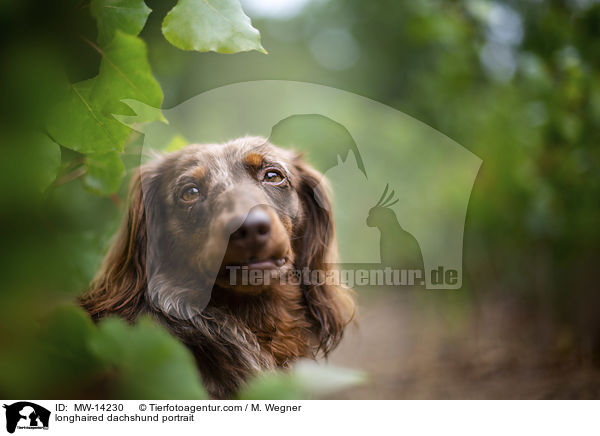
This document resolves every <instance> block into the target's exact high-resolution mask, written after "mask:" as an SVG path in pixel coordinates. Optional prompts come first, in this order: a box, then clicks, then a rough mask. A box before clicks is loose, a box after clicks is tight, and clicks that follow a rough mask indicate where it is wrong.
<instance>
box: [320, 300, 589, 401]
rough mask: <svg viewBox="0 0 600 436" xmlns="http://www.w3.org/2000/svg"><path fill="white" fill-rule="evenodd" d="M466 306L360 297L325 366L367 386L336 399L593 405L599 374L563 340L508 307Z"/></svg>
mask: <svg viewBox="0 0 600 436" xmlns="http://www.w3.org/2000/svg"><path fill="white" fill-rule="evenodd" d="M432 292H433V291H432ZM466 306H467V307H466V308H465V304H464V301H456V299H455V298H454V297H446V296H444V295H441V294H437V295H436V294H429V295H427V296H423V295H422V294H421V295H419V294H407V293H403V292H398V291H388V292H378V293H377V294H374V295H370V296H369V298H367V299H365V298H363V299H362V301H361V308H360V314H359V317H358V326H357V327H351V328H350V329H349V330H348V331H347V334H346V337H345V338H344V340H343V341H342V344H341V345H340V347H339V348H338V349H337V350H336V351H335V352H334V353H333V354H332V355H331V356H330V359H329V360H330V362H331V363H332V364H335V365H338V366H343V367H350V368H357V369H361V370H364V371H366V372H367V373H368V374H369V378H370V379H369V382H368V383H367V384H365V385H363V386H361V387H359V388H354V389H352V390H349V391H346V392H344V393H342V394H340V395H337V396H336V398H352V399H393V398H394V399H509V398H511V399H518V398H596V399H597V398H600V371H599V370H598V369H597V368H595V367H593V366H592V365H590V364H588V363H586V362H585V361H584V360H583V359H581V358H580V357H578V356H577V353H576V352H575V349H574V346H573V344H572V341H571V340H570V339H569V337H568V334H566V333H565V332H561V331H560V330H557V329H556V328H554V327H551V326H550V325H548V324H546V323H543V322H540V321H538V320H536V319H534V318H531V317H530V316H529V315H528V314H527V313H525V312H524V311H523V310H522V309H520V308H519V307H518V306H517V305H516V304H515V303H514V302H506V301H504V302H501V301H497V300H496V301H485V302H478V303H476V304H475V305H472V304H470V305H469V304H467V305H466Z"/></svg>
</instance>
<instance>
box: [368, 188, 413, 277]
mask: <svg viewBox="0 0 600 436" xmlns="http://www.w3.org/2000/svg"><path fill="white" fill-rule="evenodd" d="M388 191H389V183H388V184H386V185H385V189H384V190H383V194H381V197H379V200H378V201H377V203H376V204H375V206H373V207H372V208H371V209H370V210H369V216H368V217H367V226H369V227H376V228H377V229H378V230H379V233H380V235H379V238H380V239H379V252H380V258H381V265H382V266H389V267H392V268H394V269H418V270H423V255H422V253H421V247H420V246H419V243H418V242H417V240H416V239H415V237H414V236H413V235H411V234H410V233H409V232H407V231H406V230H404V229H403V228H402V226H401V225H400V223H399V222H398V217H397V216H396V212H394V210H393V209H392V208H391V207H392V206H394V205H395V204H396V203H398V202H399V201H400V199H399V198H396V197H395V191H394V190H392V191H391V192H388Z"/></svg>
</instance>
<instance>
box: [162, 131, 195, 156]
mask: <svg viewBox="0 0 600 436" xmlns="http://www.w3.org/2000/svg"><path fill="white" fill-rule="evenodd" d="M189 143H190V141H188V140H187V139H185V138H184V137H183V136H181V135H175V136H173V139H171V140H170V141H169V143H168V144H167V146H166V147H165V151H166V152H169V153H170V152H172V151H177V150H181V149H182V148H183V147H185V146H186V145H188V144H189Z"/></svg>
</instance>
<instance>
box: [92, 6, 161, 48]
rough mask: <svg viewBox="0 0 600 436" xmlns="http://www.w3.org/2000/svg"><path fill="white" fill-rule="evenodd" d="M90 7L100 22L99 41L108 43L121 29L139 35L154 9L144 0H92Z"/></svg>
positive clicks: (103, 44) (103, 43)
mask: <svg viewBox="0 0 600 436" xmlns="http://www.w3.org/2000/svg"><path fill="white" fill-rule="evenodd" d="M90 9H91V12H92V15H93V16H94V18H96V21H97V23H98V43H99V44H100V45H101V46H105V45H106V44H108V43H109V42H110V41H111V40H112V39H113V37H114V36H115V32H116V31H117V30H120V31H122V32H124V33H128V34H130V35H137V34H138V33H140V32H141V31H142V29H143V28H144V24H146V19H147V18H148V15H149V14H150V12H151V11H152V10H151V9H150V8H149V7H148V6H146V4H145V3H144V0H92V3H91V4H90Z"/></svg>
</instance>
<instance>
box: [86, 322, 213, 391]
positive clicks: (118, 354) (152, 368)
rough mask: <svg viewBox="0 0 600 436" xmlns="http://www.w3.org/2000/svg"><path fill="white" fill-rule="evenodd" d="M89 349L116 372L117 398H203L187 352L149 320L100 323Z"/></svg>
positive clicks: (190, 357) (198, 379) (197, 377)
mask: <svg viewBox="0 0 600 436" xmlns="http://www.w3.org/2000/svg"><path fill="white" fill-rule="evenodd" d="M90 349H91V350H92V352H93V353H94V354H95V355H96V356H98V358H99V359H100V360H102V361H103V362H105V364H107V365H110V366H113V367H114V368H115V369H116V371H117V374H118V380H117V385H116V392H115V396H116V397H118V398H135V399H203V398H206V393H205V391H204V389H203V388H202V386H201V384H200V377H199V373H198V369H197V367H196V364H195V362H194V359H193V357H192V355H191V354H190V352H189V350H188V349H187V348H186V347H185V346H184V345H183V344H182V343H181V342H179V341H178V340H177V339H175V338H174V337H172V336H171V335H170V334H169V333H167V331H165V330H164V329H163V328H162V327H160V326H158V325H157V324H156V323H155V322H153V321H152V320H151V319H149V318H142V319H140V320H139V321H138V322H137V323H136V324H135V325H133V326H129V325H127V324H126V323H125V321H123V320H122V319H118V318H108V319H105V320H103V321H101V322H100V324H99V326H98V334H97V335H95V337H94V338H93V340H92V341H91V342H90Z"/></svg>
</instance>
